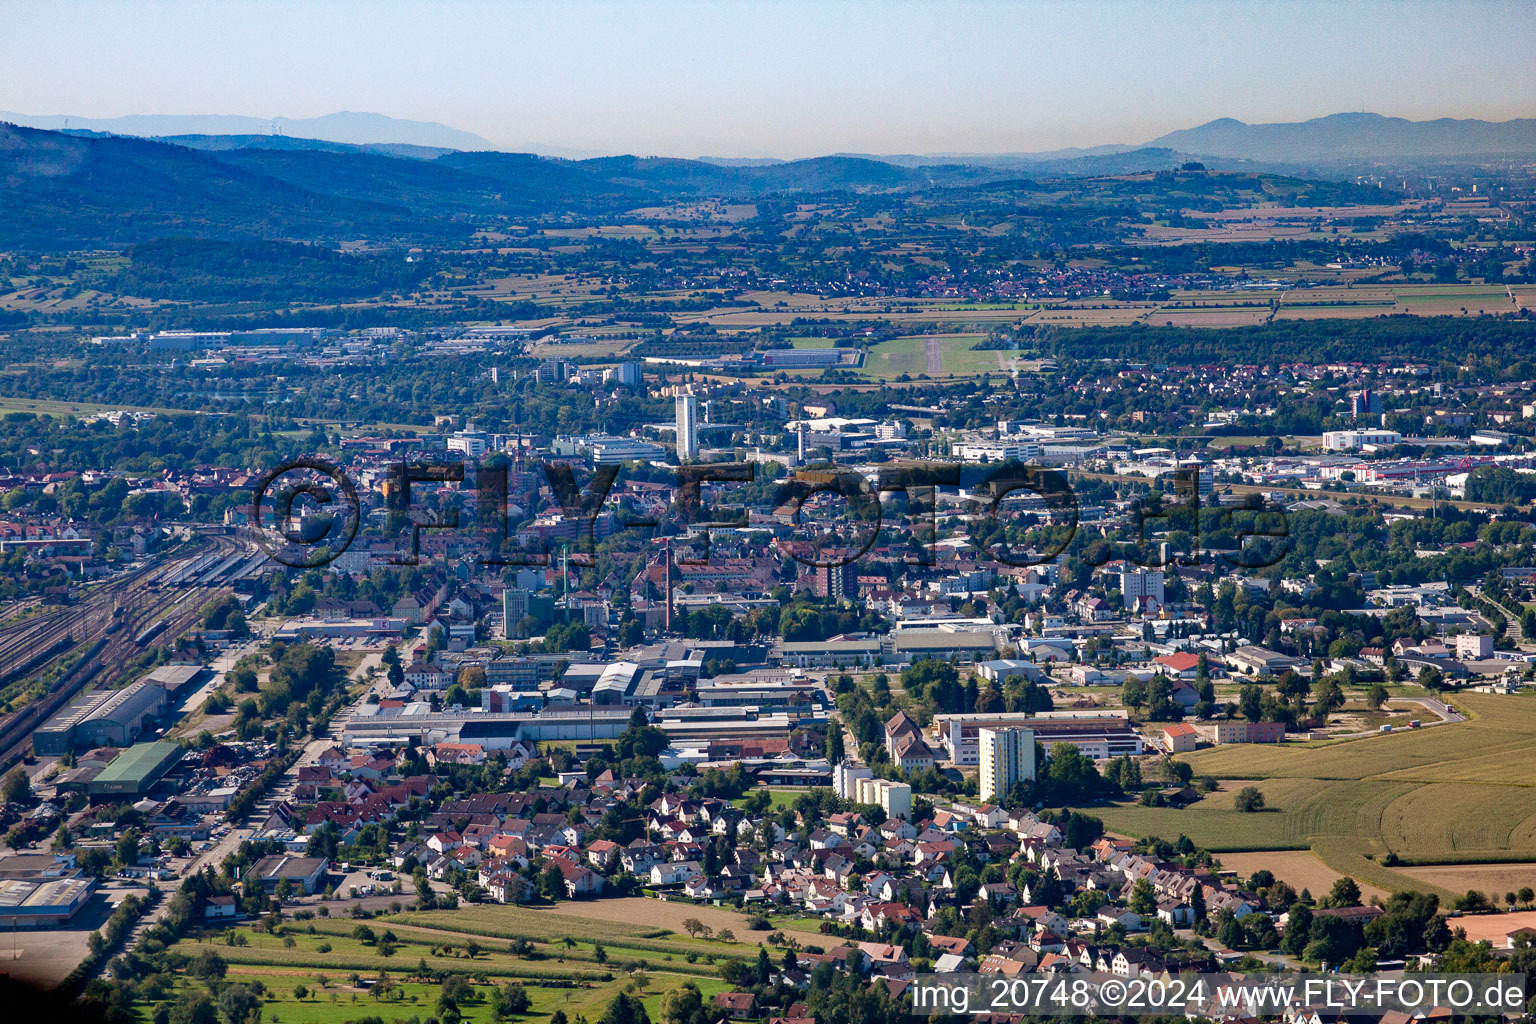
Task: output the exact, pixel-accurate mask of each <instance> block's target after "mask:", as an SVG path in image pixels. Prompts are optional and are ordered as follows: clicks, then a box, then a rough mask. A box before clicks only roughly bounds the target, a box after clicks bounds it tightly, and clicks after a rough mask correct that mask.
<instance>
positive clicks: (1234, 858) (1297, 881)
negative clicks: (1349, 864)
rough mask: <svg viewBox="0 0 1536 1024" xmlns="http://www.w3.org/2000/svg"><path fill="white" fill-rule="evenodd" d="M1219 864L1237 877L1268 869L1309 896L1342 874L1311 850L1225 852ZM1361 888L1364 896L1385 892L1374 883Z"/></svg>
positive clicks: (1322, 889) (1318, 893)
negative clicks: (1306, 891) (1306, 892)
mask: <svg viewBox="0 0 1536 1024" xmlns="http://www.w3.org/2000/svg"><path fill="white" fill-rule="evenodd" d="M1221 866H1222V867H1224V868H1227V869H1228V870H1231V871H1236V872H1237V874H1238V877H1239V878H1247V877H1249V876H1250V875H1252V874H1253V873H1254V872H1255V871H1261V870H1262V871H1269V872H1271V873H1273V874H1274V876H1275V877H1276V878H1278V879H1280V880H1281V881H1282V882H1286V883H1287V884H1289V885H1290V886H1291V887H1292V888H1294V889H1295V890H1296V891H1297V892H1300V891H1301V890H1303V889H1306V890H1308V891H1309V892H1311V894H1312V895H1313V896H1322V895H1323V893H1325V892H1327V891H1328V890H1329V889H1331V888H1333V883H1334V882H1335V881H1337V880H1338V879H1340V878H1342V877H1344V876H1343V874H1342V873H1341V872H1338V871H1335V870H1334V869H1333V868H1331V867H1329V866H1328V865H1327V864H1324V863H1323V862H1322V861H1321V860H1319V859H1318V858H1317V854H1315V853H1313V852H1312V851H1311V850H1264V851H1261V852H1259V853H1227V854H1223V855H1222V856H1221ZM1360 889H1361V892H1362V893H1363V894H1364V895H1365V897H1366V898H1367V899H1369V898H1370V897H1372V896H1385V895H1387V893H1386V892H1385V891H1384V890H1381V889H1378V888H1376V887H1375V886H1374V885H1362V886H1361V887H1360Z"/></svg>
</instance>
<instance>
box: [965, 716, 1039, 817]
mask: <svg viewBox="0 0 1536 1024" xmlns="http://www.w3.org/2000/svg"><path fill="white" fill-rule="evenodd" d="M977 738H978V740H979V742H980V757H981V764H980V768H981V778H980V783H981V788H980V790H979V791H978V794H977V795H978V796H979V797H980V799H981V801H982V802H983V803H987V802H990V801H993V800H999V799H1002V798H1003V797H1005V796H1007V795H1008V791H1009V790H1011V789H1012V788H1013V787H1014V785H1015V784H1016V783H1019V782H1029V781H1033V779H1034V777H1035V733H1034V730H1032V729H1022V728H1004V729H982V730H980V731H979V733H978V736H977Z"/></svg>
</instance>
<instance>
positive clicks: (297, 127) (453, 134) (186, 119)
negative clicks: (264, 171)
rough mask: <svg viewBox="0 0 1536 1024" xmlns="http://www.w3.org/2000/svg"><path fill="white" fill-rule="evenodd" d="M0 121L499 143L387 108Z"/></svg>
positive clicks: (154, 133)
mask: <svg viewBox="0 0 1536 1024" xmlns="http://www.w3.org/2000/svg"><path fill="white" fill-rule="evenodd" d="M0 121H9V122H10V123H11V124H19V125H22V126H24V127H27V128H46V129H48V130H49V131H86V132H106V133H108V134H112V135H136V136H138V137H140V138H159V137H163V136H168V135H259V136H267V137H271V136H292V137H295V138H300V139H319V140H321V141H323V142H341V143H346V144H349V145H354V146H368V145H376V144H381V143H386V144H387V143H396V144H404V145H410V146H426V147H432V148H437V149H495V148H496V147H495V146H493V145H491V144H490V143H489V142H487V141H486V140H485V139H482V138H481V137H480V136H478V135H476V134H474V133H473V132H466V131H460V130H459V129H457V128H450V127H448V126H447V125H445V124H437V123H436V122H433V121H405V120H401V119H400V118H396V117H386V116H384V115H383V114H368V113H361V114H360V113H353V112H351V111H342V112H341V113H337V114H326V115H325V116H323V117H304V118H291V117H242V116H239V115H234V114H130V115H129V116H127V117H76V116H75V115H73V114H47V115H33V114H15V113H11V112H9V111H0Z"/></svg>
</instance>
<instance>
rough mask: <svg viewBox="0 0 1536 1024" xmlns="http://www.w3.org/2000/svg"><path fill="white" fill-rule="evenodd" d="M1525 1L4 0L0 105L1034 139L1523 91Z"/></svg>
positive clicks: (1478, 113)
mask: <svg viewBox="0 0 1536 1024" xmlns="http://www.w3.org/2000/svg"><path fill="white" fill-rule="evenodd" d="M1533 54H1536V3H1532V2H1531V0H1523V2H1498V0H1490V2H1486V3H1478V4H1462V3H1454V2H1424V0H1391V2H1380V0H1350V2H1347V3H1346V2H1343V0H1340V2H1336V3H1313V2H1308V0H1294V2H1287V3H1266V2H1262V0H1245V2H1237V0H1233V2H1228V3H1216V2H1189V3H1171V2H1170V3H1157V2H1151V0H1148V2H1131V0H1122V2H1109V0H1104V2H1091V0H1090V2H1078V3H1046V2H1041V3H1031V2H1002V0H958V2H949V3H937V2H926V0H908V2H902V0H884V2H853V0H847V2H839V0H820V2H815V3H800V2H789V0H784V2H772V0H721V2H714V3H707V2H702V0H698V2H688V0H656V2H651V3H639V2H633V3H623V2H617V0H550V2H548V3H541V4H530V3H520V2H516V0H507V2H496V3H485V2H474V0H439V2H435V3H426V2H419V3H408V2H400V0H374V2H368V3H354V2H344V0H296V2H288V0H270V2H263V3H258V2H241V0H218V2H215V0H207V2H205V3H192V2H185V3H165V2H160V3H156V2H143V0H140V2H134V3H127V2H116V0H113V2H109V0H43V2H34V0H5V2H4V3H3V4H0V110H12V111H18V112H22V113H27V114H35V115H43V114H71V115H77V116H84V117H114V116H119V115H124V114H246V115H252V116H257V117H313V116H318V115H321V114H327V113H331V112H334V111H338V110H354V111H373V112H377V113H382V114H387V115H389V116H392V117H401V118H410V119H414V120H423V121H437V122H441V123H444V124H448V125H452V126H453V127H456V128H461V129H464V130H467V131H471V132H475V133H477V134H479V135H481V136H483V137H485V138H486V139H489V140H490V141H491V142H493V143H494V144H496V145H497V146H498V147H499V148H506V149H518V150H534V151H539V152H564V153H570V154H578V153H579V154H590V153H636V154H641V155H667V156H690V157H691V156H703V155H708V156H723V157H732V156H777V157H799V156H812V155H818V154H826V153H837V152H853V153H886V154H894V153H1005V152H1038V151H1042V150H1052V149H1058V148H1064V147H1071V146H1093V145H1099V144H1103V143H1130V144H1135V143H1140V142H1145V141H1147V140H1149V139H1152V138H1155V137H1157V136H1158V135H1161V134H1163V133H1164V132H1167V131H1171V130H1174V129H1178V128H1188V127H1193V126H1195V125H1198V124H1202V123H1204V122H1206V121H1209V120H1212V119H1214V118H1217V117H1236V118H1238V119H1240V120H1244V121H1248V122H1262V121H1295V120H1305V119H1307V118H1310V117H1318V116H1322V115H1325V114H1331V113H1338V112H1340V111H1349V110H1370V111H1374V112H1377V113H1382V114H1388V115H1393V116H1399V117H1409V118H1414V119H1424V118H1432V117H1481V118H1485V119H1489V120H1504V119H1508V118H1512V117H1525V116H1533V115H1536V59H1533V57H1532V55H1533Z"/></svg>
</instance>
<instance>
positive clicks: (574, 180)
mask: <svg viewBox="0 0 1536 1024" xmlns="http://www.w3.org/2000/svg"><path fill="white" fill-rule="evenodd" d="M189 141H191V140H189ZM194 144H195V145H196V147H197V148H193V146H182V145H175V144H172V143H169V142H158V141H148V140H143V139H134V138H126V137H121V136H110V135H77V134H65V133H59V132H50V131H43V130H39V129H33V128H22V127H17V126H15V125H0V244H3V246H4V247H7V248H17V249H40V250H60V249H80V248H95V247H118V246H126V245H132V244H135V243H138V242H142V241H146V240H149V239H153V238H159V237H167V236H196V237H202V238H272V239H288V240H301V241H314V242H324V243H335V242H339V241H348V240H354V239H367V240H373V241H390V242H394V243H405V244H409V243H413V242H422V241H431V240H443V239H446V238H452V237H463V236H466V235H467V234H469V233H470V232H471V231H472V230H474V229H475V228H477V227H483V226H486V225H487V223H491V224H494V223H495V222H496V221H497V220H498V219H499V218H516V217H525V216H528V215H530V214H539V213H548V212H554V211H560V210H576V211H582V210H586V211H592V210H599V209H606V208H614V209H618V210H622V209H628V208H633V207H635V206H640V205H648V204H653V203H659V202H673V201H679V200H689V199H697V198H723V199H747V198H752V197H764V196H770V195H773V194H778V193H794V192H824V191H836V190H857V189H870V188H877V189H890V188H903V187H926V186H929V185H932V184H935V183H938V184H943V183H951V182H952V183H966V182H970V181H976V180H985V179H987V178H989V177H995V176H996V172H993V171H987V170H985V169H980V168H971V167H959V166H956V167H943V166H940V167H924V168H921V169H915V168H902V167H896V166H894V165H892V164H887V163H882V162H880V161H878V160H868V159H863V158H859V157H823V158H819V159H814V160H797V161H790V162H786V163H778V164H772V165H768V166H735V167H725V166H719V165H717V164H711V163H705V162H703V161H698V160H670V159H646V158H637V157H607V158H601V159H594V160H559V159H553V158H547V157H539V156H532V155H527V154H514V153H463V152H448V153H443V154H439V155H436V156H435V157H434V158H431V159H423V158H422V154H421V153H420V152H413V153H411V154H410V155H409V158H407V157H406V156H404V155H401V156H396V155H392V154H384V153H380V152H377V151H373V152H369V151H365V150H363V149H362V148H360V147H346V146H337V145H327V146H325V147H323V148H322V147H313V148H310V147H297V146H295V147H283V148H278V147H274V146H271V145H265V144H264V145H260V146H250V147H240V148H222V147H214V146H209V145H208V143H207V142H206V140H201V139H199V140H195V143H194Z"/></svg>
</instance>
